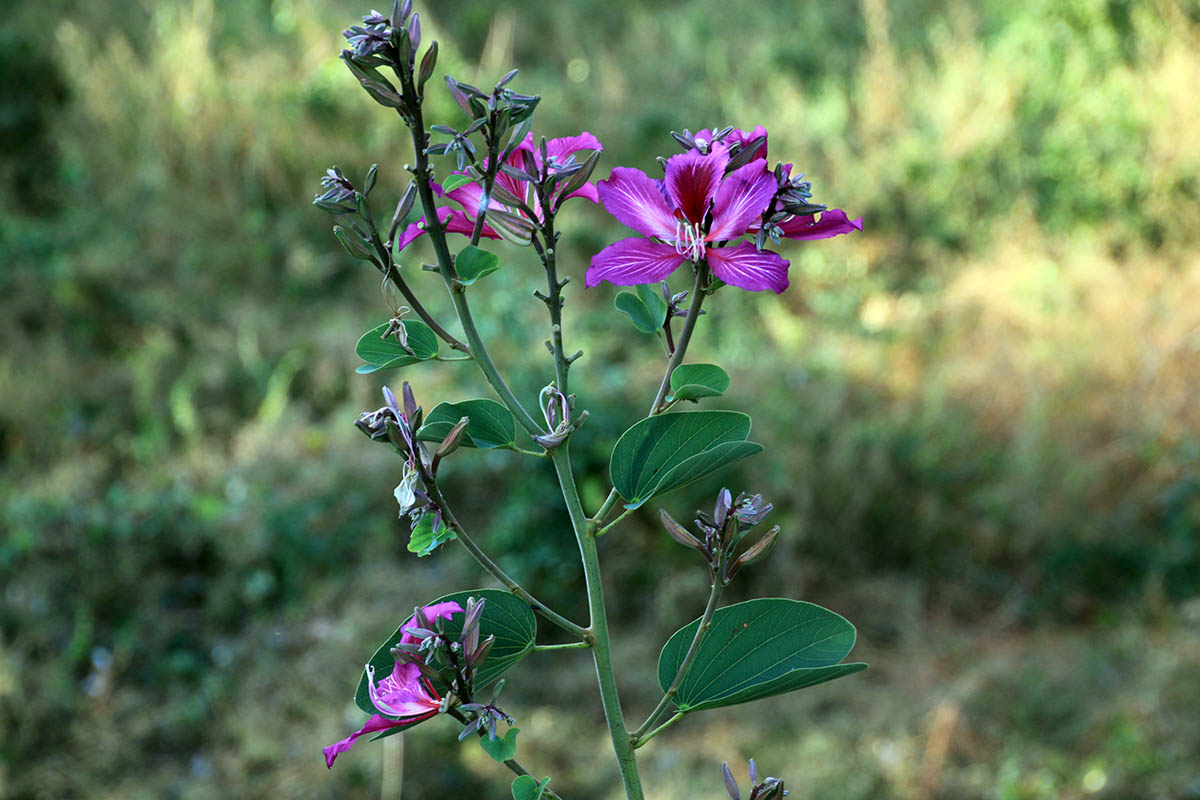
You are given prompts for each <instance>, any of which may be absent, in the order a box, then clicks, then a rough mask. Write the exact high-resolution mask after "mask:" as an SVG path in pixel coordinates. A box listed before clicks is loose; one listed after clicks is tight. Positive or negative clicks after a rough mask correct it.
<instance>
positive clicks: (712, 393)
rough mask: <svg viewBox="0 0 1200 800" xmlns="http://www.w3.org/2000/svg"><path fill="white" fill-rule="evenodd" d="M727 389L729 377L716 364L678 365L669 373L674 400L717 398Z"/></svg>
mask: <svg viewBox="0 0 1200 800" xmlns="http://www.w3.org/2000/svg"><path fill="white" fill-rule="evenodd" d="M728 389H729V375H728V374H727V373H726V372H725V370H723V369H721V368H720V367H718V366H717V365H716V364H680V365H679V366H678V367H676V368H675V371H674V372H672V373H671V396H672V398H673V399H675V400H699V399H700V398H701V397H717V396H719V395H722V394H725V392H726V391H727V390H728Z"/></svg>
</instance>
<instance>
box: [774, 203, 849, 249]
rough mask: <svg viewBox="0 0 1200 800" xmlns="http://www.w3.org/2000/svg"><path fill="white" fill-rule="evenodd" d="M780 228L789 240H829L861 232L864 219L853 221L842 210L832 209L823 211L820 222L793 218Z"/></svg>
mask: <svg viewBox="0 0 1200 800" xmlns="http://www.w3.org/2000/svg"><path fill="white" fill-rule="evenodd" d="M779 227H780V229H781V230H782V231H783V235H784V236H786V237H787V238H789V239H800V240H801V241H809V240H812V239H829V238H831V237H834V236H840V235H841V234H843V233H853V232H854V231H861V230H862V217H859V218H858V219H854V220H852V219H850V218H849V217H848V216H846V212H845V211H842V210H841V209H840V208H831V209H829V210H828V211H822V212H821V218H820V219H819V220H818V219H817V218H816V217H792V218H791V219H789V220H786V221H784V222H781V223H780V224H779Z"/></svg>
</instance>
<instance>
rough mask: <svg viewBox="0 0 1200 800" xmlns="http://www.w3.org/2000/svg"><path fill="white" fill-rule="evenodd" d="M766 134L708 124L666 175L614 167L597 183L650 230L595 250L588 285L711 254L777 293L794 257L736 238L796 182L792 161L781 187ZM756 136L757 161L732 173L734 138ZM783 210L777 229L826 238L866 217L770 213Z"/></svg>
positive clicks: (658, 274) (629, 217) (607, 202)
mask: <svg viewBox="0 0 1200 800" xmlns="http://www.w3.org/2000/svg"><path fill="white" fill-rule="evenodd" d="M766 136H767V133H766V130H765V129H763V128H761V127H759V128H756V129H755V130H754V131H752V132H750V133H746V132H744V131H731V132H729V133H727V134H726V135H725V136H724V137H723V138H721V139H720V140H719V141H714V139H715V138H716V137H717V134H716V133H714V132H713V131H709V130H702V131H700V132H699V133H698V134H696V135H695V136H694V137H692V142H693V143H694V144H695V147H694V148H693V149H690V150H689V151H688V152H685V153H680V154H678V155H675V156H672V157H671V158H670V159H668V160H667V162H666V168H665V172H666V175H665V178H664V179H663V180H661V181H657V180H653V179H651V178H650V177H648V176H647V175H646V174H645V173H644V172H642V171H641V170H638V169H632V168H628V167H617V168H615V169H613V171H612V175H611V176H610V177H609V179H608V180H607V181H601V182H600V183H599V185H598V193H599V196H600V203H601V204H602V205H603V206H604V208H605V209H606V210H607V211H608V212H609V213H610V214H612V215H613V216H614V217H616V218H617V219H618V220H620V221H621V222H622V223H623V224H625V225H626V226H628V227H630V228H632V229H633V230H635V231H637V232H638V233H640V234H642V235H643V236H644V237H646V238H640V237H631V238H629V239H623V240H621V241H619V242H616V243H614V244H611V245H609V246H608V247H606V248H605V249H604V250H602V251H601V252H600V253H598V254H597V255H596V256H594V257H593V258H592V264H591V267H590V268H589V269H588V271H587V278H586V283H587V285H588V286H596V285H598V284H600V283H601V282H602V281H609V282H610V283H614V284H617V285H620V286H630V285H634V284H640V283H655V282H657V281H661V280H663V279H664V278H666V277H667V276H668V275H670V274H671V273H672V272H674V271H675V270H676V269H677V268H679V267H680V266H682V265H683V264H684V263H686V262H700V261H705V262H707V264H708V266H709V268H710V269H711V270H712V273H713V275H715V276H716V277H717V278H719V279H721V280H722V281H724V282H725V283H728V284H730V285H732V286H737V287H739V288H742V289H746V290H748V291H762V290H765V289H770V290H771V291H773V292H775V293H779V292H782V291H783V290H784V289H786V288H787V286H788V277H787V270H788V262H787V261H786V260H785V259H784V258H783V257H781V256H780V255H779V254H778V253H774V252H772V251H770V250H764V249H759V248H758V247H757V246H755V244H754V243H753V242H749V241H739V240H740V239H741V238H742V237H743V236H745V235H747V234H755V233H757V232H758V231H759V230H761V228H762V226H763V224H764V216H765V215H767V214H769V213H771V212H772V211H773V209H774V208H775V204H776V198H777V196H781V195H782V193H783V192H785V191H788V190H790V189H791V186H790V183H789V181H790V169H791V168H790V166H789V167H788V168H787V170H786V172H785V173H784V174H783V177H784V179H785V180H784V181H783V184H784V185H782V186H781V181H780V179H779V176H777V175H776V173H774V172H771V171H769V170H768V169H767V161H766V158H765V156H766V147H767V143H766ZM756 141H761V144H759V145H758V146H756V147H755V152H754V153H752V154H751V157H752V158H753V159H754V160H752V161H750V162H749V163H745V164H743V165H742V166H738V167H737V168H736V169H732V170H729V171H727V169H726V168H727V167H728V166H729V164H730V159H731V152H730V151H731V146H732V145H735V144H736V145H738V146H740V147H746V146H749V145H751V144H753V143H754V142H756ZM744 160H745V159H744V158H739V161H744ZM735 163H736V162H735ZM776 216H783V217H784V220H783V221H779V222H775V221H772V222H771V225H772V226H773V227H772V228H771V229H770V232H771V233H772V234H777V235H780V236H785V237H787V238H796V239H818V238H827V237H829V236H836V235H837V234H839V233H847V232H849V231H851V230H861V228H862V222H861V220H856V221H854V222H851V221H850V220H849V219H848V218H847V217H846V215H845V213H844V212H842V211H839V210H833V211H827V212H824V213H823V214H822V218H821V220H820V221H816V219H815V217H814V216H813V215H811V214H809V215H806V216H792V215H786V214H783V215H776V214H772V219H773V220H774V219H776ZM827 218H828V223H827V222H826V219H827Z"/></svg>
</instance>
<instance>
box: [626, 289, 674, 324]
mask: <svg viewBox="0 0 1200 800" xmlns="http://www.w3.org/2000/svg"><path fill="white" fill-rule="evenodd" d="M633 290H634V291H635V292H637V296H638V299H639V300H641V301H642V305H644V306H645V307H646V310H647V311H649V312H650V318H651V319H654V320H657V321H658V327H659V328H660V329H661V328H662V326H663V324H664V323H666V321H667V299H666V298H665V297H663V293H662V284H661V283H640V284H638V285H637V286H635V287H634V289H633Z"/></svg>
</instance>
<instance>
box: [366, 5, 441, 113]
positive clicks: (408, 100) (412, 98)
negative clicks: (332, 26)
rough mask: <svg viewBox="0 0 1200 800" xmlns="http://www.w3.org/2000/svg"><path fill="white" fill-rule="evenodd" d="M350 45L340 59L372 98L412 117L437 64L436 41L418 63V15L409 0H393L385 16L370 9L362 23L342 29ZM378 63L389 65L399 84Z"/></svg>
mask: <svg viewBox="0 0 1200 800" xmlns="http://www.w3.org/2000/svg"><path fill="white" fill-rule="evenodd" d="M342 35H343V36H345V37H346V41H347V42H348V43H349V44H350V48H349V49H346V50H343V51H342V60H343V61H345V62H346V66H347V67H349V68H350V71H351V72H352V73H353V74H354V77H355V78H357V79H358V82H359V83H360V84H362V87H363V88H364V89H366V91H367V94H369V95H371V98H372V99H373V100H375V102H377V103H379V104H380V105H382V106H385V107H387V108H394V109H396V111H397V112H398V113H399V114H400V116H401V117H403V118H404V119H405V120H406V121H411V120H412V119H413V115H414V114H415V112H416V110H417V107H418V106H419V104H420V102H421V95H422V92H423V91H424V88H425V83H426V82H427V81H428V80H429V78H430V77H431V76H432V75H433V70H434V67H435V66H436V65H437V54H438V44H437V42H433V43H432V44H430V45H429V48H428V49H427V50H426V51H425V55H424V57H422V59H421V64H420V66H419V67H418V66H417V60H416V59H417V52H418V50H419V49H420V47H421V17H420V15H419V14H413V13H412V0H396V2H394V3H393V4H392V13H391V14H390V15H388V16H384V15H383V14H380V13H379V12H378V11H372V12H371V13H370V14H367V15H366V16H365V17H363V24H362V25H354V26H351V27H350V28H349V29H348V30H345V31H343V32H342ZM380 67H390V68H391V69H392V71H393V72H394V73H395V74H396V77H397V78H398V79H399V81H400V88H399V89H397V88H396V86H395V85H394V84H393V83H392V82H391V81H389V80H388V79H387V78H385V77H384V76H383V73H381V72H380V71H379V68H380Z"/></svg>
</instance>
